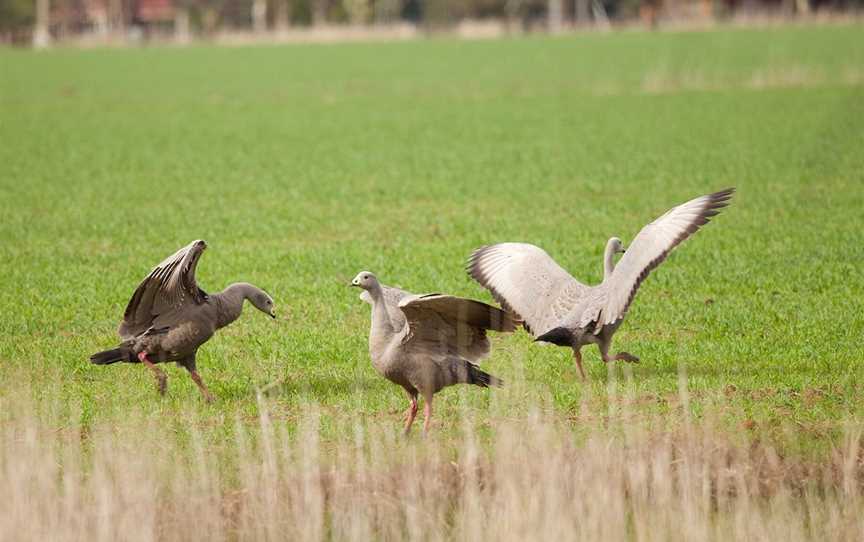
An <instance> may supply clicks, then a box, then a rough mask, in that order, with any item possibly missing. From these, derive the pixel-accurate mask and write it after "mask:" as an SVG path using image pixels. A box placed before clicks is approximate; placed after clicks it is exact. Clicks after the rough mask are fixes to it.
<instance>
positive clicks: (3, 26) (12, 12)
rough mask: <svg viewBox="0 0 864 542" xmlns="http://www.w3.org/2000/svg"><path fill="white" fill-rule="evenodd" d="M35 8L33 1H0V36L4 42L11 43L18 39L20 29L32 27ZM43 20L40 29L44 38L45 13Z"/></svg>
mask: <svg viewBox="0 0 864 542" xmlns="http://www.w3.org/2000/svg"><path fill="white" fill-rule="evenodd" d="M35 7H36V6H35V5H34V3H33V0H0V34H2V35H3V36H4V39H5V40H8V41H12V40H14V39H16V37H20V33H21V32H22V29H28V28H30V27H32V26H33V24H34V22H35V21H36V10H35ZM47 7H48V6H47V2H46V8H47ZM44 20H45V23H44V25H43V26H42V28H43V29H44V31H45V35H44V37H47V32H48V24H47V12H46V16H45V19H44ZM16 34H17V35H19V36H16ZM34 38H35V36H34Z"/></svg>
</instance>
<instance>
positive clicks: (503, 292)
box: [468, 243, 590, 337]
mask: <svg viewBox="0 0 864 542" xmlns="http://www.w3.org/2000/svg"><path fill="white" fill-rule="evenodd" d="M468 274H469V275H471V277H472V278H473V279H474V280H476V281H477V282H479V283H480V284H481V285H482V286H483V287H484V288H486V289H487V290H489V291H490V292H491V293H492V296H493V297H494V298H495V299H496V300H497V301H498V302H499V303H501V305H502V306H503V307H504V308H505V309H507V310H508V311H510V312H514V313H516V314H517V315H518V317H520V318H522V319H524V325H525V329H527V330H528V331H529V332H530V333H531V334H532V335H534V336H535V337H539V336H540V335H543V334H544V333H546V332H547V331H549V330H550V329H552V328H554V327H556V326H558V325H559V324H560V323H561V321H562V320H563V319H564V317H565V316H567V314H568V313H569V312H570V311H571V310H572V309H573V308H574V307H575V306H576V304H577V303H578V302H579V300H580V299H581V298H582V297H584V296H585V295H586V293H587V292H588V290H590V288H589V287H588V286H586V285H584V284H582V283H581V282H579V281H578V280H576V279H574V278H573V277H572V276H570V273H568V272H567V271H565V270H564V269H562V268H561V266H559V265H558V264H557V263H555V260H553V259H552V258H551V257H550V256H549V255H548V254H546V252H545V251H544V250H543V249H541V248H540V247H537V246H534V245H529V244H526V243H501V244H497V245H491V246H485V247H481V248H478V249H477V250H475V251H474V253H473V254H471V257H470V258H469V260H468Z"/></svg>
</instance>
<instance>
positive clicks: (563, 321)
mask: <svg viewBox="0 0 864 542" xmlns="http://www.w3.org/2000/svg"><path fill="white" fill-rule="evenodd" d="M734 190H735V189H734V188H730V189H727V190H723V191H720V192H716V193H713V194H708V195H706V196H700V197H698V198H695V199H692V200H690V201H688V202H686V203H683V204H681V205H678V206H677V207H674V208H672V209H670V210H669V211H667V212H666V213H664V214H663V215H662V216H660V217H659V218H657V219H656V220H655V221H653V222H651V223H650V224H648V225H647V226H645V227H644V228H642V230H641V231H640V232H639V234H638V235H637V236H636V237H635V238H634V239H633V243H631V245H630V247H629V248H628V249H627V251H626V253H625V254H624V256H622V257H621V260H620V261H619V262H618V264H617V265H615V262H614V256H615V254H616V253H618V252H625V251H624V249H623V244H622V243H621V241H620V240H619V239H618V238H617V237H613V238H611V239H609V242H608V243H607V245H606V251H605V255H604V279H603V282H602V283H601V284H599V285H596V286H588V285H585V284H582V283H581V282H579V281H577V280H576V279H575V278H573V277H572V276H570V274H569V273H568V272H567V271H565V270H564V269H563V268H561V266H559V265H558V264H557V263H555V261H554V260H553V259H552V258H551V257H550V256H549V255H548V254H547V253H546V252H545V251H543V249H541V248H539V247H537V246H534V245H530V244H526V243H501V244H497V245H491V246H485V247H481V248H479V249H477V250H475V251H474V253H473V254H471V257H470V259H469V260H468V274H469V275H471V277H472V278H474V279H475V280H476V281H477V282H479V283H480V284H481V285H482V286H483V287H485V288H487V289H488V290H489V291H490V292H491V293H492V296H493V297H494V298H495V299H496V300H497V301H498V302H499V303H501V305H502V306H503V307H504V308H505V309H507V310H509V311H511V312H513V313H515V314H516V315H517V316H518V317H521V318H523V319H524V326H525V329H526V330H528V331H529V332H530V333H531V334H532V335H533V336H534V337H535V339H536V340H537V341H544V342H550V343H553V344H556V345H559V346H566V347H569V348H572V349H573V354H574V357H575V360H576V365H577V367H578V369H579V372H580V373H581V374H582V377H583V378H584V377H585V373H584V371H583V369H582V358H581V354H580V348H582V346H584V345H586V344H591V343H593V344H597V346H598V347H599V349H600V354H601V357H602V358H603V361H606V362H608V361H613V360H616V359H620V360H624V361H632V362H635V361H639V358H637V357H636V356H633V355H632V354H629V353H627V352H619V353H618V354H616V355H615V356H610V355H609V354H608V350H609V347H610V346H611V342H612V336H613V335H614V333H615V331H616V330H617V329H618V326H620V325H621V322H622V320H623V319H624V316H625V314H626V313H627V309H628V308H629V306H630V304H631V303H632V301H633V298H634V296H635V295H636V291H637V290H638V289H639V286H640V285H641V284H642V282H643V281H644V280H645V278H646V277H647V276H648V274H649V273H650V272H651V270H653V269H654V268H655V267H657V266H658V265H659V264H660V263H661V262H662V261H663V260H664V259H666V257H667V256H668V254H669V252H670V251H672V249H673V248H675V247H676V246H677V245H678V244H680V243H681V242H682V241H684V240H685V239H687V238H688V237H689V236H690V235H692V234H693V233H695V232H696V231H698V230H699V228H700V227H701V226H703V225H705V224H706V223H708V221H709V220H710V219H711V217H713V216H715V215H717V214H718V213H719V212H720V210H721V209H722V208H723V207H726V206H727V205H728V204H729V200H730V199H731V198H732V194H733V193H734Z"/></svg>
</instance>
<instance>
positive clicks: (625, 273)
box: [597, 188, 735, 330]
mask: <svg viewBox="0 0 864 542" xmlns="http://www.w3.org/2000/svg"><path fill="white" fill-rule="evenodd" d="M734 192H735V189H734V188H728V189H726V190H722V191H720V192H715V193H713V194H708V195H705V196H700V197H698V198H695V199H692V200H690V201H688V202H686V203H682V204H681V205H679V206H677V207H673V208H672V209H670V210H668V211H666V212H665V213H664V214H663V215H662V216H661V217H659V218H658V219H657V220H655V221H654V222H651V223H650V224H648V225H647V226H645V227H644V228H642V230H641V231H640V232H639V234H638V235H637V236H636V237H635V238H634V239H633V242H632V243H631V244H630V246H629V247H628V248H627V252H625V253H624V256H623V257H622V258H621V260H620V261H619V262H618V265H617V266H615V270H614V271H613V272H612V275H610V277H609V279H608V280H607V281H605V282H604V284H603V289H604V290H605V292H606V299H605V300H604V305H603V308H602V310H601V314H600V319H599V322H598V326H597V330H599V329H601V328H602V326H603V325H608V324H612V323H614V322H616V321H617V320H619V319H621V318H623V317H624V315H625V314H626V312H627V309H628V307H629V306H630V303H631V302H632V301H633V297H634V296H635V295H636V291H637V290H638V289H639V286H640V285H641V284H642V281H644V280H645V278H646V277H647V276H648V274H649V273H650V272H651V270H653V269H654V268H655V267H657V266H658V265H660V263H662V262H663V260H665V259H666V257H667V256H668V255H669V253H670V252H671V251H672V249H674V248H675V247H676V246H678V245H679V244H680V243H681V242H682V241H684V240H685V239H687V238H688V237H690V236H691V235H693V234H694V233H696V232H697V231H698V230H699V228H700V227H702V226H704V225H705V224H707V223H708V222H709V220H710V219H711V217H714V216H716V215H717V214H719V212H720V210H721V209H722V208H723V207H726V206H727V205H729V200H730V199H731V198H732V194H733V193H734Z"/></svg>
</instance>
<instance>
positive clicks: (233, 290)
mask: <svg viewBox="0 0 864 542" xmlns="http://www.w3.org/2000/svg"><path fill="white" fill-rule="evenodd" d="M206 248H207V243H206V242H204V241H203V240H200V239H199V240H196V241H192V242H191V243H189V244H188V245H186V246H185V247H183V248H181V249H180V250H178V251H177V252H175V253H174V254H173V255H171V256H169V257H168V258H166V259H165V260H164V261H163V262H162V263H160V264H159V265H157V266H156V267H154V268H153V270H152V271H151V272H150V274H149V275H147V277H146V278H145V279H144V280H143V281H142V282H141V284H140V285H138V288H136V289H135V293H134V294H133V295H132V299H130V300H129V303H128V304H127V305H126V310H125V311H124V313H123V322H121V323H120V328H119V329H118V331H117V333H118V334H119V335H120V340H121V343H120V344H119V345H118V346H117V347H115V348H112V349H109V350H105V351H102V352H98V353H96V354H93V355H92V356H90V361H91V362H92V363H94V364H96V365H109V364H112V363H117V362H125V363H142V364H144V365H145V366H146V367H147V368H148V369H150V370H151V371H153V374H154V376H155V377H156V384H157V389H158V391H159V393H160V394H161V395H165V390H166V389H167V378H168V377H167V376H166V375H165V372H164V371H163V370H162V369H160V368H159V367H157V366H156V364H158V363H165V362H170V361H174V362H176V363H177V365H180V366H182V367H185V368H186V370H187V371H188V372H189V375H190V376H191V377H192V380H193V381H194V382H195V385H197V386H198V389H199V390H201V394H202V395H203V396H204V399H205V400H207V402H212V401H213V395H212V394H211V393H210V391H209V390H208V389H207V386H205V385H204V382H203V380H202V379H201V376H200V375H199V374H198V370H197V368H196V364H195V356H196V354H197V352H198V348H199V347H200V346H201V345H203V344H204V343H205V342H207V341H208V340H210V338H211V337H212V336H213V334H214V333H215V332H216V331H217V330H218V329H221V328H223V327H225V326H227V325H229V324H231V323H232V322H234V320H236V319H237V318H239V317H240V313H241V311H242V310H243V302H244V301H249V302H250V303H251V304H252V306H254V307H255V308H256V309H258V310H259V311H261V312H263V313H265V314H267V315H268V316H270V317H271V318H273V319H275V318H276V314H275V312H274V310H273V298H271V297H270V296H269V295H268V294H267V293H266V292H265V291H264V290H262V289H260V288H258V287H257V286H253V285H252V284H249V283H247V282H237V283H234V284H231V285H230V286H228V287H227V288H225V290H223V291H222V292H219V293H217V294H212V295H210V294H208V293H207V292H205V291H204V290H202V289H201V288H199V287H198V284H197V282H196V281H195V268H196V267H197V266H198V260H199V258H200V257H201V254H203V253H204V250H205V249H206Z"/></svg>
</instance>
